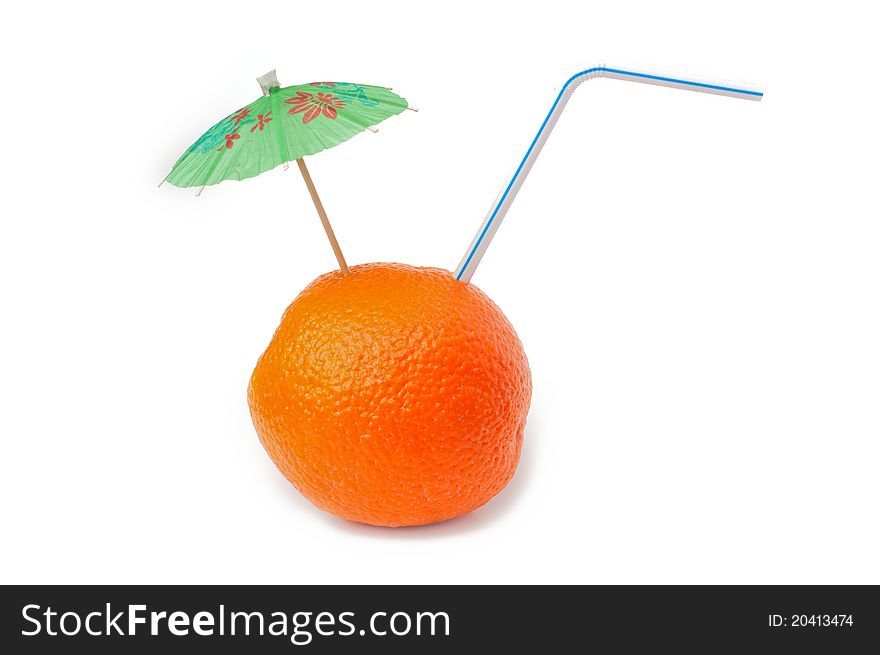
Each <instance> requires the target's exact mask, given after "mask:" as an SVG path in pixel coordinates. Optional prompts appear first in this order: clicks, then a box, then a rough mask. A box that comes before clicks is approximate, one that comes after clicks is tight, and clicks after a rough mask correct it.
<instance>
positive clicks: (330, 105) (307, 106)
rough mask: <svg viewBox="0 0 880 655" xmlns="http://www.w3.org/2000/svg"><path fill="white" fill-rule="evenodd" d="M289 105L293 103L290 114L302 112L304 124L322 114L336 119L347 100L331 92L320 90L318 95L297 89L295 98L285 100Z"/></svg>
mask: <svg viewBox="0 0 880 655" xmlns="http://www.w3.org/2000/svg"><path fill="white" fill-rule="evenodd" d="M284 102H286V103H287V104H288V105H293V108H292V109H290V110H289V111H288V112H287V113H288V114H302V115H303V125H305V124H306V123H309V122H311V121H312V120H314V119H315V118H317V117H318V116H320V115H322V114H323V115H324V116H326V117H327V118H330V119H333V120H335V119H336V116H337V112H336V110H337V109H342V108H343V107H345V102H343V101H342V100H340V99H339V98H337V97H336V96H334V95H333V94H331V93H321V92H320V91H319V92H318V94H317V96H315V95H313V94H311V93H309V92H308V91H297V92H296V97H295V98H288V99H287V100H285V101H284Z"/></svg>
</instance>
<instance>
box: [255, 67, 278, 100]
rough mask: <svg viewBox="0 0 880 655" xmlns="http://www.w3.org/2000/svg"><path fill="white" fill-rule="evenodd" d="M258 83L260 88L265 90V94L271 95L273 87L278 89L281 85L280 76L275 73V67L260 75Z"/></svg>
mask: <svg viewBox="0 0 880 655" xmlns="http://www.w3.org/2000/svg"><path fill="white" fill-rule="evenodd" d="M257 83H259V85H260V88H261V89H262V90H263V95H264V96H267V95H270V94H271V92H272V89H278V88H280V87H281V85H280V84H279V83H278V76H277V75H276V74H275V69H274V68H273V69H272V70H270V71H269V72H268V73H266V74H265V75H260V76H259V77H258V78H257Z"/></svg>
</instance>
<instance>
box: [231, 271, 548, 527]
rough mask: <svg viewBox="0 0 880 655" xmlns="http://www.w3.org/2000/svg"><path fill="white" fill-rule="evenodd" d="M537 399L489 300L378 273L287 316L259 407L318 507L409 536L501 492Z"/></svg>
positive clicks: (334, 277)
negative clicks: (407, 529)
mask: <svg viewBox="0 0 880 655" xmlns="http://www.w3.org/2000/svg"><path fill="white" fill-rule="evenodd" d="M531 389H532V387H531V375H530V372H529V366H528V362H527V361H526V356H525V353H524V352H523V348H522V344H521V343H520V341H519V339H518V338H517V336H516V333H515V332H514V330H513V327H512V326H511V325H510V323H509V322H508V320H507V319H506V318H505V316H504V315H503V314H502V313H501V310H500V309H498V307H497V306H496V305H495V303H493V302H492V301H491V300H490V299H489V298H488V297H487V296H486V295H485V294H484V293H483V292H482V291H480V290H479V289H477V288H476V287H475V286H474V285H472V284H465V283H463V282H459V281H457V280H456V279H455V278H454V277H453V276H452V275H451V274H450V273H449V272H448V271H444V270H440V269H436V268H416V267H413V266H407V265H404V264H366V265H363V266H355V267H353V268H351V271H350V273H349V274H348V275H343V274H342V273H341V272H339V271H334V272H332V273H327V274H325V275H322V276H321V277H319V278H318V279H316V280H315V281H314V282H312V283H311V284H310V285H309V286H308V287H306V289H305V290H304V291H303V292H302V293H301V294H300V295H299V296H298V297H297V298H296V300H294V301H293V303H292V304H291V305H290V307H288V308H287V311H285V312H284V316H283V317H282V319H281V325H280V326H279V327H278V329H277V331H276V332H275V335H274V336H273V337H272V342H271V343H270V344H269V347H268V348H267V349H266V352H265V353H263V355H262V357H260V360H259V362H258V363H257V367H256V369H255V370H254V373H253V376H252V377H251V381H250V386H249V388H248V404H249V405H250V410H251V417H252V419H253V422H254V426H255V428H256V430H257V434H258V435H259V437H260V441H261V442H262V444H263V446H264V447H265V449H266V451H267V452H268V453H269V457H271V458H272V461H273V462H275V465H276V466H277V467H278V469H279V470H280V471H281V473H282V474H283V475H284V476H285V477H286V478H287V479H288V480H289V481H290V482H291V483H293V485H294V486H295V487H296V488H297V489H299V491H300V492H301V493H302V494H303V495H304V496H305V497H306V498H308V499H309V500H310V501H311V502H312V503H314V504H315V505H316V506H317V507H319V508H320V509H323V510H326V511H328V512H330V513H332V514H335V515H336V516H339V517H342V518H344V519H349V520H351V521H359V522H362V523H369V524H372V525H383V526H404V525H422V524H426V523H435V522H437V521H444V520H446V519H451V518H453V517H456V516H460V515H462V514H465V513H467V512H470V511H472V510H474V509H476V508H478V507H480V506H481V505H483V504H484V503H486V502H487V501H489V500H490V499H491V498H492V497H493V496H494V495H495V494H497V493H498V492H499V491H501V489H502V488H503V487H504V485H506V484H507V482H508V481H509V480H510V478H511V477H512V476H513V473H514V471H515V469H516V465H517V463H518V461H519V456H520V449H521V447H522V438H523V428H524V427H525V423H526V414H527V413H528V408H529V400H530V397H531Z"/></svg>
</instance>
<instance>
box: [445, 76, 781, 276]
mask: <svg viewBox="0 0 880 655" xmlns="http://www.w3.org/2000/svg"><path fill="white" fill-rule="evenodd" d="M597 77H610V78H612V79H617V80H625V81H627V82H640V83H642V84H656V85H658V86H668V87H671V88H673V89H684V90H686V91H699V92H701V93H713V94H715V95H722V96H730V97H731V98H742V99H744V100H760V99H761V98H763V97H764V93H763V92H762V91H760V90H758V89H756V88H755V87H753V86H751V85H748V84H739V83H733V82H727V83H725V82H720V81H717V80H716V81H713V80H707V79H697V78H694V77H692V76H687V77H685V76H682V75H658V74H655V73H647V72H644V71H634V70H624V69H622V68H614V67H611V66H608V65H605V64H598V65H596V66H593V67H592V68H587V69H586V70H582V71H581V72H579V73H575V74H574V75H572V76H571V77H570V78H568V80H566V82H565V84H564V85H563V86H562V89H561V90H560V91H559V94H558V95H557V96H556V100H554V101H553V105H552V106H551V107H550V111H549V112H548V113H547V116H546V117H545V118H544V122H543V123H541V127H540V128H538V133H537V134H536V135H535V138H534V139H532V142H531V145H529V149H528V150H526V154H525V155H524V156H523V158H522V161H520V163H519V166H517V168H516V171H515V172H514V174H513V177H512V178H511V179H510V181H509V182H508V183H507V185H506V186H505V187H504V188H503V189H502V190H501V193H499V194H498V198H497V199H496V200H495V203H494V204H493V205H492V207H491V209H490V210H489V213H488V214H486V218H485V219H484V220H483V223H482V225H480V229H479V230H477V234H476V236H474V239H473V241H471V245H470V246H468V249H467V251H466V252H465V253H464V257H462V259H461V263H459V265H458V268H456V269H455V279H457V280H461V281H463V282H469V281H470V279H471V277H472V276H473V274H474V271H475V270H476V268H477V265H478V264H479V263H480V260H481V259H482V258H483V255H484V254H485V252H486V249H487V248H488V247H489V243H490V242H491V241H492V237H493V236H495V232H496V231H497V230H498V226H499V225H501V221H502V220H504V215H505V214H507V210H508V209H510V205H511V204H513V200H514V198H516V194H517V193H518V192H519V189H520V187H521V186H522V183H523V182H524V181H525V179H526V177H527V176H528V174H529V171H530V170H531V168H532V165H533V164H534V163H535V160H536V159H537V158H538V155H539V154H540V152H541V148H543V147H544V143H545V142H546V141H547V137H549V136H550V132H552V131H553V127H554V126H555V125H556V121H557V120H559V116H560V114H562V110H563V109H565V105H566V103H567V102H568V99H569V98H570V97H571V94H572V93H574V90H575V89H576V88H577V87H578V86H579V85H580V84H581V83H583V82H586V81H587V80H591V79H595V78H597Z"/></svg>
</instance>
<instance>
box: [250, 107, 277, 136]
mask: <svg viewBox="0 0 880 655" xmlns="http://www.w3.org/2000/svg"><path fill="white" fill-rule="evenodd" d="M271 113H272V112H271V111H267V112H266V113H265V114H257V122H256V123H255V124H254V126H253V127H252V128H251V132H253V131H254V130H256V129H257V128H260V132H262V131H263V128H264V127H266V123H268V122H269V121H271V120H272V119H271V118H269V114H271Z"/></svg>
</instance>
